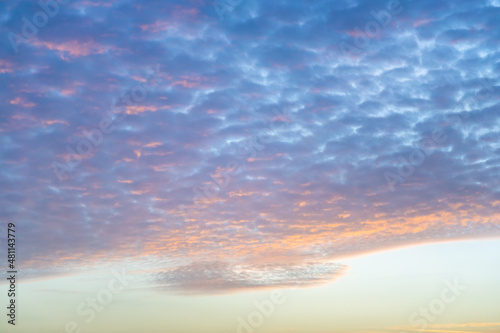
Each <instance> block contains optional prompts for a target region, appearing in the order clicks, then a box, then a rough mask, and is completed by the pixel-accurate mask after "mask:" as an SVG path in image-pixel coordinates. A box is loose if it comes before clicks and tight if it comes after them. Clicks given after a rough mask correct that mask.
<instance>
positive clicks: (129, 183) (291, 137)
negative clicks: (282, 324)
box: [0, 0, 500, 292]
mask: <svg viewBox="0 0 500 333" xmlns="http://www.w3.org/2000/svg"><path fill="white" fill-rule="evenodd" d="M394 6H395V7H394ZM0 7H1V11H0V12H1V14H0V22H1V23H0V24H1V27H2V34H1V35H2V39H1V45H2V49H1V58H0V59H1V60H0V80H1V82H2V89H1V91H0V98H1V106H2V108H1V114H0V117H1V127H0V131H1V141H2V142H1V143H2V144H1V146H0V150H1V155H0V156H1V159H2V170H1V175H0V187H1V189H2V191H1V203H2V211H1V215H2V219H4V220H7V219H10V220H13V221H15V222H16V223H17V225H18V230H19V231H18V232H19V234H20V235H22V239H21V241H22V245H23V252H22V253H21V258H20V259H21V260H22V264H23V266H24V267H26V269H28V268H29V269H31V274H32V275H35V276H37V275H44V274H55V273H57V272H60V271H64V270H66V269H71V270H73V269H76V268H81V267H90V266H96V265H97V266H99V265H102V264H104V263H106V262H109V261H111V260H113V261H115V260H116V261H120V260H124V259H128V260H131V259H132V260H136V261H137V262H141V261H143V260H146V258H147V260H148V262H150V264H148V265H149V266H148V267H149V269H148V273H144V274H147V276H148V279H150V280H152V281H154V283H155V284H157V283H160V284H162V285H164V286H165V288H173V289H183V290H188V291H193V292H210V291H222V290H234V289H239V288H261V287H269V286H290V285H293V286H302V285H311V284H315V283H322V282H326V281H329V280H331V279H333V278H335V277H336V276H338V275H339V274H342V272H343V271H344V267H343V266H337V265H335V264H327V261H330V260H332V259H334V258H335V257H339V256H342V255H347V254H353V253H363V252H368V251H373V250H376V249H380V248H385V247H392V246H398V245H404V244H413V243H419V242H427V241H438V240H443V239H458V238H466V237H467V238H471V237H474V238H478V237H486V236H494V235H497V236H498V235H499V234H500V228H499V213H498V212H499V208H500V192H499V185H500V184H499V180H498V174H499V171H500V144H499V139H500V132H499V129H500V121H499V119H500V117H499V96H500V94H499V93H500V87H499V80H498V76H499V70H500V52H499V50H500V49H499V47H498V46H499V41H500V36H499V34H500V20H499V19H498V18H499V17H500V1H498V0H488V1H478V0H474V1H472V0H471V1H460V2H456V1H423V0H421V1H409V0H407V1H401V2H400V3H399V4H394V3H393V7H391V8H392V9H395V10H394V11H393V12H392V14H391V15H390V16H389V17H388V16H387V15H386V16H383V15H382V14H380V11H382V10H387V8H388V2H386V1H361V0H360V1H347V0H345V1H249V0H248V1H247V0H244V1H242V2H241V3H240V4H239V5H237V6H236V7H235V8H234V9H233V10H232V11H230V12H228V13H226V15H225V18H224V20H220V19H219V17H218V15H217V13H216V11H215V9H214V7H213V5H212V1H203V0H191V1H168V2H166V1H92V0H87V1H70V2H68V3H67V4H61V5H59V9H58V11H57V13H56V14H55V15H53V17H50V18H49V19H48V22H47V24H46V25H44V26H42V27H39V28H38V31H37V33H36V34H34V35H33V36H32V37H30V36H26V35H23V29H24V30H25V32H26V31H28V30H29V29H28V30H26V29H27V28H23V27H24V25H26V21H28V22H31V21H32V18H33V15H34V14H35V13H37V12H40V10H41V8H40V7H39V6H38V5H37V4H36V3H34V2H33V3H27V2H19V3H18V2H16V3H13V2H10V3H7V2H3V3H2V4H0ZM373 13H375V16H377V17H378V19H379V20H380V21H381V23H380V24H381V25H383V27H381V26H380V24H379V25H377V24H375V23H373V22H376V21H375V18H374V16H373V15H374V14H373ZM23 17H25V18H26V19H23ZM370 22H372V23H370ZM367 27H368V28H369V29H372V30H369V29H368V30H367ZM377 27H378V28H377ZM28 32H29V31H28ZM366 33H368V34H369V36H368V37H367V35H366ZM13 34H16V36H17V37H16V39H12V38H13V37H12V36H13ZM19 38H22V40H21V39H19ZM12 40H14V41H12ZM346 45H349V47H346ZM16 48H17V52H16ZM141 84H142V85H143V86H142V87H143V88H140V89H139V88H137V87H141V86H140V85H141ZM134 89H135V90H134ZM141 89H142V90H141ZM139 90H141V94H142V95H141V94H140V93H139ZM132 92H135V96H136V97H137V98H136V100H134V101H133V103H131V102H130V100H129V102H127V101H124V100H123V97H124V96H129V98H130V94H131V93H132ZM138 96H140V98H139V97H138ZM110 122H112V123H111V124H110ZM103 128H104V129H107V130H108V133H104V134H103V136H102V140H101V138H100V137H99V135H97V134H95V133H97V131H98V130H99V131H101V129H103ZM89 131H93V132H92V133H94V134H95V135H94V137H93V140H94V142H96V144H92V145H90V147H91V151H90V152H89V153H88V154H79V153H78V147H79V148H80V150H81V149H85V147H84V144H83V143H82V142H89V141H88V139H87V138H86V135H85V133H87V132H89ZM100 133H102V132H100ZM101 141H102V142H101ZM68 147H69V148H68ZM86 147H87V148H88V147H89V146H88V145H87V146H86ZM81 151H82V150H81ZM75 160H79V163H73V162H74V161H75ZM68 161H70V162H71V161H73V162H72V163H73V167H70V166H69V164H68V163H67V162H68ZM54 162H56V163H55V164H54ZM57 163H59V164H57ZM70 164H71V163H70ZM54 165H56V166H58V165H64V166H65V169H63V170H64V175H63V177H58V176H57V175H56V173H57V171H59V176H61V175H62V173H61V168H60V166H59V169H57V168H54ZM60 178H61V179H60ZM216 184H219V185H216ZM318 249H320V250H319V252H318ZM318 253H320V255H318ZM311 260H312V261H311ZM47 267H53V269H48V268H47ZM185 276H189V278H188V279H186V278H185Z"/></svg>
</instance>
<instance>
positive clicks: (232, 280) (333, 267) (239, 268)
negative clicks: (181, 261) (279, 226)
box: [154, 261, 346, 293]
mask: <svg viewBox="0 0 500 333" xmlns="http://www.w3.org/2000/svg"><path fill="white" fill-rule="evenodd" d="M345 270H346V266H344V265H339V264H334V263H324V262H323V263H320V262H305V263H302V264H288V265H287V264H284V265H283V264H267V265H239V264H236V265H231V264H229V263H227V262H220V261H219V262H217V261H205V262H193V263H191V264H189V265H186V266H181V267H177V268H175V269H172V270H170V271H167V272H161V273H157V274H155V276H154V282H155V283H157V284H158V285H159V288H162V289H167V290H175V291H178V292H184V293H221V292H229V291H235V290H244V289H248V288H295V287H306V286H310V285H315V284H319V283H326V282H330V281H332V280H334V279H336V278H338V277H340V276H341V275H342V274H343V273H344V271H345Z"/></svg>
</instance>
